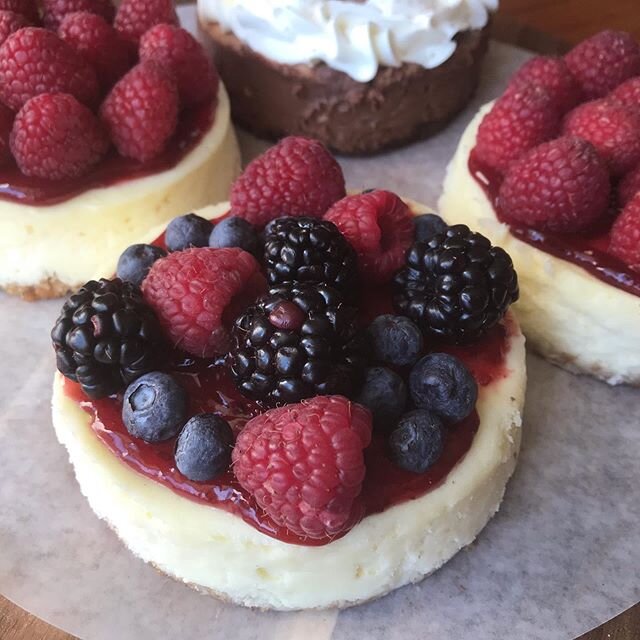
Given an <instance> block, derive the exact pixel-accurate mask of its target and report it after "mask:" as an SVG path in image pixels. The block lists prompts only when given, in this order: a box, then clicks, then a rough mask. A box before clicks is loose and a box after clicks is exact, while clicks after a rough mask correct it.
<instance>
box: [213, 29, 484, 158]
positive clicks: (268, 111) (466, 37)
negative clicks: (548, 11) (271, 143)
mask: <svg viewBox="0 0 640 640" xmlns="http://www.w3.org/2000/svg"><path fill="white" fill-rule="evenodd" d="M202 27H203V29H204V31H205V32H206V33H207V34H208V35H209V36H210V40H211V43H212V49H213V57H214V62H215V64H216V67H217V69H218V72H219V73H220V77H221V78H222V80H223V81H224V83H225V85H226V87H227V91H228V92H229V95H230V98H231V104H232V116H233V118H234V120H235V121H236V122H237V123H238V124H240V125H241V126H242V127H244V128H245V129H247V130H248V131H251V132H252V133H254V134H256V135H258V136H260V137H263V138H268V139H277V138H280V137H282V136H284V135H304V136H309V137H312V138H316V139H318V140H320V141H321V142H323V143H324V144H325V145H326V146H328V147H329V148H330V149H332V150H334V151H335V152H337V153H342V154H347V155H367V154H372V153H377V152H380V151H383V150H386V149H389V148H393V147H398V146H401V145H404V144H407V143H409V142H413V141H416V140H419V139H422V138H426V137H429V136H431V135H433V134H435V133H436V132H438V131H440V130H441V129H443V128H444V127H445V126H446V125H447V124H448V123H449V121H450V120H451V119H452V118H453V117H455V116H456V115H457V114H458V113H459V112H460V111H461V110H462V108H463V107H464V106H465V105H466V104H467V103H468V102H469V100H470V99H471V97H472V96H473V94H474V93H475V90H476V87H477V85H478V81H479V77H480V68H481V65H482V60H483V58H484V55H485V53H486V50H487V46H488V39H489V25H487V26H486V27H484V28H483V29H481V30H473V31H466V32H463V33H460V34H458V36H457V37H456V41H457V48H456V50H455V52H454V54H453V55H452V56H451V57H450V58H449V59H448V60H447V61H445V62H444V63H443V64H441V65H440V66H438V67H435V68H434V69H425V68H424V67H421V66H420V65H417V64H409V63H405V64H403V65H402V66H400V67H381V68H380V69H379V71H378V73H377V75H376V77H375V78H374V79H373V80H371V81H370V82H358V81H356V80H354V79H353V78H351V77H350V76H349V75H347V74H346V73H343V72H341V71H337V70H335V69H332V68H330V67H329V66H327V65H326V64H324V63H318V64H316V65H309V64H296V65H286V64H280V63H277V62H274V61H273V60H269V59H268V58H266V57H264V56H262V55H260V54H258V53H256V52H255V51H253V50H252V49H250V48H249V47H248V46H247V45H246V44H244V43H243V42H242V41H241V40H239V39H238V38H237V37H236V36H235V35H234V34H233V33H230V32H226V31H224V30H223V29H222V28H221V27H220V25H219V24H218V23H216V22H207V23H205V24H203V25H202Z"/></svg>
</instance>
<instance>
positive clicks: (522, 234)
mask: <svg viewBox="0 0 640 640" xmlns="http://www.w3.org/2000/svg"><path fill="white" fill-rule="evenodd" d="M469 172H470V173H471V175H472V176H473V177H474V179H475V180H476V182H477V183H478V184H479V185H480V186H481V187H482V189H483V190H484V192H485V193H486V195H487V197H488V198H489V200H490V201H491V204H492V205H493V208H494V211H495V212H496V216H497V217H498V219H499V220H501V221H502V222H505V223H506V220H504V219H503V217H502V215H501V213H500V202H499V198H498V193H499V191H500V185H501V184H502V177H501V176H500V174H498V173H497V172H496V171H494V170H492V169H491V168H489V167H487V166H485V165H484V164H483V163H482V162H481V161H480V160H479V159H478V157H477V156H476V154H475V151H472V152H471V154H470V155H469ZM611 222H612V221H609V224H608V225H607V228H606V229H604V230H603V229H598V230H595V231H593V232H592V233H590V234H579V233H575V234H572V235H567V234H561V233H553V232H549V231H538V230H536V229H532V228H530V227H526V226H521V225H514V224H508V223H507V224H508V226H509V231H510V232H511V234H512V235H513V236H515V237H516V238H518V240H522V242H526V243H527V244H529V245H531V246H533V247H535V248H536V249H540V250H541V251H544V252H545V253H548V254H550V255H552V256H555V257H556V258H561V259H562V260H566V261H567V262H571V263H572V264H575V265H577V266H579V267H581V268H583V269H584V270H585V271H588V272H589V273H590V274H591V275H592V276H595V277H596V278H598V279H599V280H602V281H603V282H606V283H607V284H610V285H611V286H613V287H616V288H618V289H622V290H623V291H626V292H627V293H631V294H633V295H635V296H640V274H638V273H637V272H635V271H633V270H632V269H631V268H630V267H628V266H627V265H626V264H625V263H624V262H622V260H619V259H618V258H616V257H615V256H613V255H612V254H611V253H609V244H610V226H611Z"/></svg>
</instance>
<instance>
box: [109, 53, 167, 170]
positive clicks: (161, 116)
mask: <svg viewBox="0 0 640 640" xmlns="http://www.w3.org/2000/svg"><path fill="white" fill-rule="evenodd" d="M100 116H101V117H102V120H103V121H104V122H105V123H106V125H107V127H108V129H109V132H110V134H111V139H112V140H113V142H114V144H115V145H116V147H117V149H118V151H119V152H120V154H121V155H123V156H125V157H127V158H135V159H136V160H139V161H140V162H146V161H148V160H151V159H152V158H154V157H155V156H157V155H158V154H160V153H162V151H163V150H164V148H165V145H166V143H167V141H168V140H169V138H170V137H171V136H172V135H173V132H174V131H175V129H176V125H177V123H178V91H177V89H176V85H175V83H174V81H173V79H172V78H171V77H170V76H169V75H167V73H166V72H165V71H164V70H163V69H161V68H160V67H158V66H157V65H156V64H154V63H153V62H140V63H139V64H137V65H136V66H135V67H134V68H133V69H131V71H129V72H128V73H127V74H126V75H125V76H123V77H122V78H121V79H120V80H119V81H118V82H117V83H116V85H115V86H114V87H113V89H111V92H110V93H109V95H108V96H107V97H106V99H105V101H104V102H103V103H102V107H101V108H100Z"/></svg>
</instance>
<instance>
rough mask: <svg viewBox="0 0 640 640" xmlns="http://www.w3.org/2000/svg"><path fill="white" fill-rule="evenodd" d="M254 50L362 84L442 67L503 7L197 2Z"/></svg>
mask: <svg viewBox="0 0 640 640" xmlns="http://www.w3.org/2000/svg"><path fill="white" fill-rule="evenodd" d="M198 7H199V11H200V15H201V17H202V18H203V19H204V20H209V21H215V22H218V23H219V24H220V25H221V26H222V28H224V29H226V30H227V31H231V32H232V33H233V34H234V35H235V36H236V37H238V38H239V39H240V40H242V41H243V42H244V43H245V44H247V45H248V46H249V47H250V48H251V49H253V50H254V51H256V52H258V53H260V54H262V55H264V56H265V57H267V58H269V59H271V60H274V61H276V62H279V63H282V64H300V63H303V64H313V63H316V62H320V61H322V62H325V63H326V64H327V65H328V66H330V67H331V68H333V69H336V70H338V71H343V72H344V73H347V74H348V75H350V76H351V77H352V78H354V79H355V80H357V81H359V82H368V81H369V80H372V79H373V78H374V77H375V75H376V73H377V72H378V68H379V67H380V66H389V67H399V66H400V65H402V64H403V63H405V62H413V63H416V64H419V65H420V66H422V67H425V68H427V69H433V68H434V67H437V66H439V65H441V64H442V63H443V62H445V61H446V60H447V59H448V58H450V57H451V55H453V52H454V51H455V49H456V42H455V40H454V37H455V35H456V34H457V33H460V32H461V31H466V30H468V29H481V28H482V27H484V26H485V25H486V24H487V21H488V18H489V13H490V12H491V11H494V10H496V9H497V7H498V0H198Z"/></svg>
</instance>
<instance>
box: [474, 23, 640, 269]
mask: <svg viewBox="0 0 640 640" xmlns="http://www.w3.org/2000/svg"><path fill="white" fill-rule="evenodd" d="M474 153H475V155H476V157H477V159H478V160H479V161H480V162H481V163H482V164H483V165H484V166H485V167H487V168H489V169H490V170H491V171H492V172H495V173H496V174H497V175H499V176H501V179H502V183H501V186H500V191H499V197H498V209H499V213H500V215H501V217H502V218H503V219H504V220H505V221H507V222H509V223H510V224H515V225H524V226H528V227H532V228H534V229H538V230H541V231H551V232H556V233H584V232H589V231H591V230H593V229H596V228H600V227H601V226H602V225H603V224H607V223H609V224H610V222H609V219H610V218H612V216H611V213H612V211H611V210H612V206H611V203H612V202H613V212H614V213H615V214H616V215H617V220H616V221H615V222H614V224H613V226H612V227H611V241H610V246H609V251H610V253H611V254H613V255H614V256H616V257H618V258H619V259H620V260H621V261H623V262H624V263H626V264H627V265H628V266H629V267H631V268H632V269H634V270H637V271H640V242H638V238H639V237H640V214H639V213H638V209H639V205H638V202H637V201H636V202H635V203H633V204H631V203H632V201H633V199H634V197H635V196H636V194H637V193H638V192H639V191H640V44H639V43H638V42H636V41H635V40H634V39H633V37H632V36H631V35H630V34H628V33H625V32H616V31H603V32H601V33H599V34H597V35H595V36H593V37H592V38H589V39H588V40H585V41H584V42H582V43H581V44H579V45H578V46H576V47H575V48H574V49H573V50H572V51H570V52H569V53H568V54H567V55H566V56H564V58H551V57H538V58H533V59H532V60H530V61H529V62H527V63H526V64H525V65H524V66H523V67H522V68H521V69H520V70H519V71H518V72H517V73H516V74H515V75H514V76H513V78H512V79H511V82H510V84H509V86H508V88H507V90H506V91H505V93H504V94H503V95H502V96H501V97H500V98H499V99H498V100H497V101H496V103H495V104H494V106H493V108H492V109H491V111H490V112H489V113H488V114H487V115H486V116H485V117H484V119H483V120H482V122H481V124H480V128H479V130H478V137H477V142H476V147H475V150H474Z"/></svg>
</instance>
